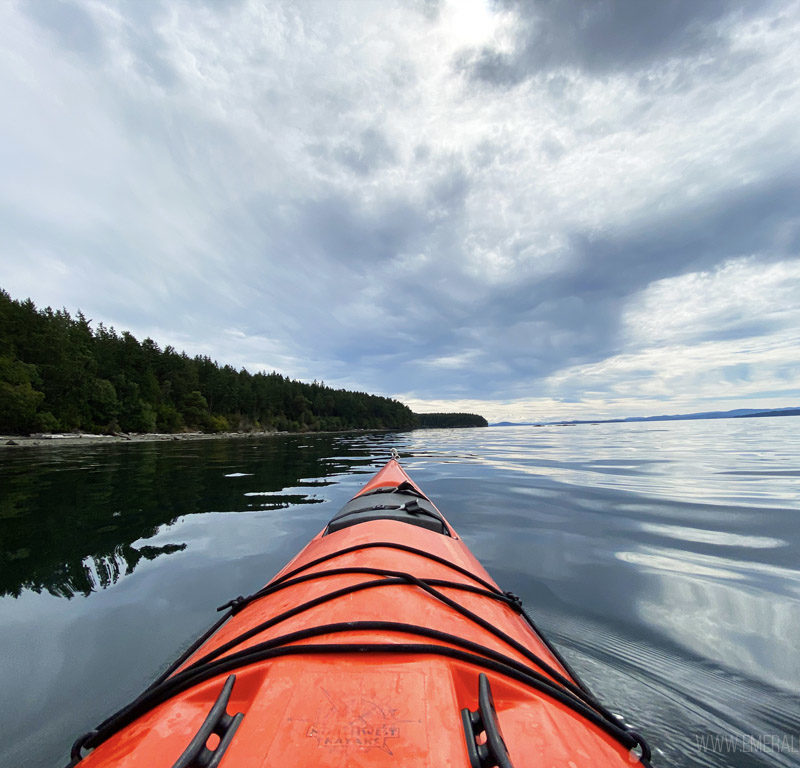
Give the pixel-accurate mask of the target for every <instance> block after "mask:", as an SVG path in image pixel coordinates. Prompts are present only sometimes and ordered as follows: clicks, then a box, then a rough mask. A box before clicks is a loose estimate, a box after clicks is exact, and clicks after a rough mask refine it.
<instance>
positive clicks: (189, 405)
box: [0, 289, 486, 434]
mask: <svg viewBox="0 0 800 768" xmlns="http://www.w3.org/2000/svg"><path fill="white" fill-rule="evenodd" d="M467 418H468V419H470V420H475V419H479V420H481V421H482V422H483V425H484V426H485V425H486V421H485V420H483V419H481V417H479V416H471V415H469V414H424V415H420V416H417V415H415V414H414V413H412V411H411V410H410V409H409V408H408V407H407V406H405V405H403V404H402V403H400V402H398V401H396V400H392V399H390V398H388V397H379V396H376V395H369V394H366V393H364V392H350V391H347V390H344V389H331V388H330V387H327V386H325V385H324V384H323V383H317V382H316V381H315V382H313V383H312V384H306V383H303V382H299V381H293V380H291V379H289V378H287V377H286V376H282V375H281V374H279V373H275V372H273V373H255V374H252V373H250V372H248V371H246V370H244V369H242V370H239V371H237V370H236V369H235V368H233V367H232V366H230V365H220V364H219V363H217V362H216V361H213V360H211V359H210V358H208V357H204V356H197V357H194V358H190V357H188V356H187V355H186V353H184V352H178V351H176V350H175V349H173V348H172V347H169V346H167V347H165V348H164V349H161V348H160V347H159V345H158V344H157V343H156V342H155V341H153V340H152V339H145V340H144V341H141V342H140V341H138V340H137V339H136V338H135V337H134V336H133V335H131V334H130V333H128V332H127V331H123V332H122V333H118V332H117V331H115V330H114V329H113V328H106V327H105V326H104V325H103V324H102V323H100V324H99V325H98V326H97V328H92V327H91V325H90V321H89V320H87V319H86V318H85V317H84V316H83V315H82V314H81V313H80V312H79V313H78V315H77V317H72V316H71V315H70V314H69V313H68V312H67V311H66V310H59V311H55V312H54V311H53V310H52V309H50V308H49V307H48V308H47V309H44V310H39V309H37V308H36V306H35V305H34V303H33V302H32V301H31V300H30V299H28V300H27V301H15V300H13V299H11V297H10V296H9V295H8V293H6V292H5V291H3V290H2V289H0V433H2V432H5V433H13V434H25V433H29V432H71V431H84V432H94V433H111V432H181V431H186V430H193V431H196V430H199V431H203V432H223V431H228V430H235V431H251V430H282V431H292V432H303V431H318V430H331V431H335V430H347V429H414V428H416V427H418V426H434V425H435V426H467V425H468V424H467V423H466V419H467ZM432 419H434V420H438V423H436V424H434V423H432ZM473 425H474V424H472V423H470V424H469V426H473Z"/></svg>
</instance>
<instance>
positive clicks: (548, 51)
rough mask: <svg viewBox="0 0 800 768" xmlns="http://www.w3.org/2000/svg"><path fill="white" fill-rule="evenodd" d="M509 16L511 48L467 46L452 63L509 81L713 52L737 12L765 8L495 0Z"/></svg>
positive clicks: (493, 80) (689, 1)
mask: <svg viewBox="0 0 800 768" xmlns="http://www.w3.org/2000/svg"><path fill="white" fill-rule="evenodd" d="M497 5H498V7H499V8H501V9H503V10H504V11H505V12H507V13H511V14H513V16H514V17H515V22H514V26H515V35H514V48H513V50H512V51H506V50H502V51H501V50H498V49H496V48H493V47H491V46H486V47H482V48H480V49H477V50H472V51H465V52H463V53H462V54H461V55H460V56H459V58H458V59H457V65H458V66H459V67H460V68H463V69H466V70H467V71H469V72H470V74H471V76H472V77H474V78H475V79H477V80H481V81H484V82H486V83H490V84H494V85H497V86H506V87H507V86H513V85H516V84H517V83H519V82H521V81H523V80H525V79H527V78H529V77H532V76H535V75H537V74H539V73H543V72H549V71H552V70H556V69H559V68H562V67H577V68H579V69H581V70H584V71H586V72H589V73H593V74H603V73H609V72H614V71H617V70H641V69H646V68H647V67H649V66H651V65H652V64H654V63H657V62H664V61H668V60H671V59H683V58H692V57H695V56H697V55H698V54H701V53H702V54H703V55H705V56H711V57H719V56H722V55H723V54H725V53H727V52H728V50H729V47H730V41H729V35H728V32H729V29H730V25H731V24H732V23H733V22H734V21H738V20H740V19H741V17H742V16H745V15H749V14H755V13H757V12H761V13H763V12H764V6H763V5H760V6H759V7H758V8H756V6H754V5H753V4H752V3H747V2H745V0H738V1H737V2H729V0H708V1H707V2H696V1H695V0H665V1H664V2H656V3H648V2H639V0H578V1H577V2H567V3H564V2H559V0H537V1H536V2H529V3H513V2H510V0H509V1H507V2H498V4H497Z"/></svg>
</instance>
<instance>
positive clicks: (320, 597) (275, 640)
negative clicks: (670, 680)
mask: <svg viewBox="0 0 800 768" xmlns="http://www.w3.org/2000/svg"><path fill="white" fill-rule="evenodd" d="M337 519H338V521H339V523H338V524H337V522H336V521H337ZM226 607H228V608H229V610H228V613H227V614H226V615H225V616H224V617H223V619H222V620H221V621H220V622H218V624H217V625H215V627H213V628H212V631H210V632H209V633H208V634H207V636H205V637H204V638H202V639H201V640H200V641H198V643H196V644H195V646H193V647H192V648H191V649H189V651H188V652H187V653H186V654H185V655H184V657H183V658H182V659H180V660H179V661H178V662H176V664H174V665H173V666H172V667H171V668H170V670H168V672H167V673H165V674H164V675H163V676H162V677H161V678H159V680H157V681H156V682H155V683H154V684H153V685H152V686H151V687H150V688H149V689H148V690H147V691H146V692H145V693H144V694H143V695H142V696H141V697H139V699H137V700H136V701H135V702H133V703H132V705H129V707H128V708H126V709H123V710H121V711H120V712H119V713H116V714H115V715H113V716H112V717H111V718H109V719H108V720H107V721H106V722H105V723H103V724H101V726H100V727H99V729H98V731H97V732H92V733H90V734H87V737H86V738H84V740H83V741H82V742H80V741H79V743H78V744H76V750H75V751H74V753H73V762H72V763H71V765H77V763H78V762H80V764H81V766H85V768H92V767H93V766H111V765H120V766H122V765H124V766H140V765H141V766H167V767H172V768H213V766H215V765H220V764H221V765H222V766H225V767H230V768H233V767H238V766H253V768H255V766H276V765H289V766H295V765H296V766H300V765H318V766H331V767H334V766H335V767H337V768H338V767H344V766H383V765H386V766H388V765H392V766H396V765H398V764H401V765H403V766H417V765H418V766H423V765H443V766H444V765H453V766H472V768H489V766H494V765H500V766H511V765H513V766H515V768H523V767H524V766H531V768H532V767H533V766H543V765H565V766H566V765H569V766H571V767H572V768H583V767H584V766H586V768H588V767H589V766H602V765H611V766H620V765H630V763H631V761H632V759H633V760H635V759H636V756H637V755H638V756H640V757H641V759H642V762H644V763H645V764H647V759H648V758H649V750H648V748H647V746H646V744H644V742H643V741H642V740H641V739H640V737H638V736H637V735H636V734H634V733H632V732H630V731H627V730H625V729H624V728H623V727H622V726H621V724H620V723H619V722H618V721H616V719H615V718H614V717H613V716H612V715H611V714H610V713H608V712H607V710H605V709H604V708H603V707H602V705H600V704H599V703H598V702H597V701H596V700H595V699H594V698H593V697H592V695H591V694H590V693H589V692H588V690H587V689H586V688H585V687H584V686H583V685H582V684H581V683H580V682H579V681H578V680H577V679H576V677H575V675H574V673H572V671H571V670H570V669H569V667H568V665H567V664H566V662H565V661H563V659H561V657H560V656H559V654H558V653H557V651H556V650H555V649H554V648H552V647H551V646H550V645H549V644H548V643H547V642H546V641H545V640H544V638H543V637H542V636H541V635H540V633H538V632H537V630H536V628H535V626H534V625H533V623H532V622H531V621H530V619H529V618H528V617H527V616H526V615H525V613H524V612H523V611H522V608H521V604H520V601H519V599H518V598H516V597H515V596H513V595H511V594H510V593H504V592H503V591H502V590H500V588H499V587H498V586H497V585H496V584H495V582H494V581H493V580H492V579H491V577H490V576H489V574H488V573H487V572H486V571H485V570H484V568H483V566H481V564H480V563H479V562H478V561H477V559H476V558H475V557H474V556H473V555H472V553H471V552H470V551H469V549H468V548H467V547H466V545H465V544H464V543H463V541H462V540H461V539H460V538H459V536H458V534H457V533H456V532H455V530H454V529H453V528H452V527H451V526H450V524H449V523H448V522H447V521H446V520H445V519H444V517H443V516H442V515H441V513H440V512H439V510H438V509H436V507H435V506H434V505H433V503H432V502H430V500H429V499H428V498H427V497H426V496H424V494H422V492H421V491H420V490H419V488H418V487H417V486H416V485H414V483H413V481H411V479H410V478H409V477H408V476H407V475H406V474H405V472H404V471H403V470H402V468H401V467H400V466H399V464H398V463H397V462H396V461H394V460H392V461H390V462H389V463H388V464H387V465H386V467H384V469H383V470H381V472H379V473H378V474H377V475H376V476H375V477H374V478H373V479H372V480H371V481H370V482H369V483H368V484H367V485H366V486H365V487H364V488H363V489H362V490H361V491H360V492H359V494H357V496H356V497H354V499H353V500H352V501H351V502H349V503H348V505H346V506H345V508H344V510H343V511H342V513H340V514H339V515H337V516H336V517H334V518H333V520H332V521H331V523H330V524H329V525H328V526H326V528H325V529H324V530H323V531H321V532H320V533H319V534H317V536H315V537H314V538H313V539H312V540H311V542H310V543H309V544H308V546H306V547H305V549H303V550H302V551H301V552H300V553H299V554H298V555H297V556H296V557H295V558H294V559H293V560H292V561H291V562H290V563H289V564H288V565H287V566H286V567H285V568H284V569H283V570H282V571H280V573H278V575H277V576H276V577H275V578H274V579H273V580H272V581H271V582H269V583H268V584H267V585H266V586H265V587H264V588H263V589H261V590H259V591H258V592H256V593H254V594H253V595H251V596H250V597H248V598H237V599H236V600H234V601H232V602H231V603H230V604H229V606H226ZM204 724H205V726H204ZM92 747H96V748H95V749H94V751H92V752H90V753H89V754H88V755H86V756H85V757H83V758H82V759H81V754H82V749H83V748H92ZM631 750H634V751H633V752H632V751H631ZM632 756H633V757H632Z"/></svg>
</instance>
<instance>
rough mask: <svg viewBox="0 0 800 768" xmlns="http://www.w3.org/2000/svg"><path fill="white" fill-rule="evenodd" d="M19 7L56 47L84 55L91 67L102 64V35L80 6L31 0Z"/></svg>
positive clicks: (66, 1) (56, 0)
mask: <svg viewBox="0 0 800 768" xmlns="http://www.w3.org/2000/svg"><path fill="white" fill-rule="evenodd" d="M21 7H22V10H23V12H24V13H26V14H27V15H28V17H29V18H31V19H33V20H34V21H35V22H36V23H37V24H38V25H39V26H40V27H41V28H42V29H44V30H46V31H47V32H48V33H49V34H50V35H52V36H53V39H55V40H56V41H57V42H58V44H59V45H61V46H63V47H64V48H65V49H67V50H69V51H72V52H74V53H77V54H78V55H80V56H83V57H84V58H86V60H87V61H89V62H91V63H92V64H95V65H98V64H101V63H102V61H103V58H104V56H105V45H104V43H103V39H102V35H101V33H100V31H99V30H98V28H97V25H96V24H95V22H94V20H93V19H92V16H91V14H89V13H88V12H87V11H86V10H85V9H84V8H82V7H81V6H80V4H79V3H74V2H70V0H32V2H29V3H22V6H21Z"/></svg>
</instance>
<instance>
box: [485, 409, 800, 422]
mask: <svg viewBox="0 0 800 768" xmlns="http://www.w3.org/2000/svg"><path fill="white" fill-rule="evenodd" d="M757 416H758V417H763V416H800V408H798V407H795V406H789V407H786V408H773V409H770V410H758V409H755V408H737V409H735V410H732V411H702V412H700V413H680V414H673V415H669V416H666V415H665V416H629V417H628V418H625V419H593V420H583V421H582V420H578V419H573V420H571V421H563V420H562V421H498V422H495V423H494V424H490V425H489V426H491V427H546V426H554V425H556V426H572V425H574V424H622V423H626V422H634V421H689V420H692V419H747V418H754V417H757Z"/></svg>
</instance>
